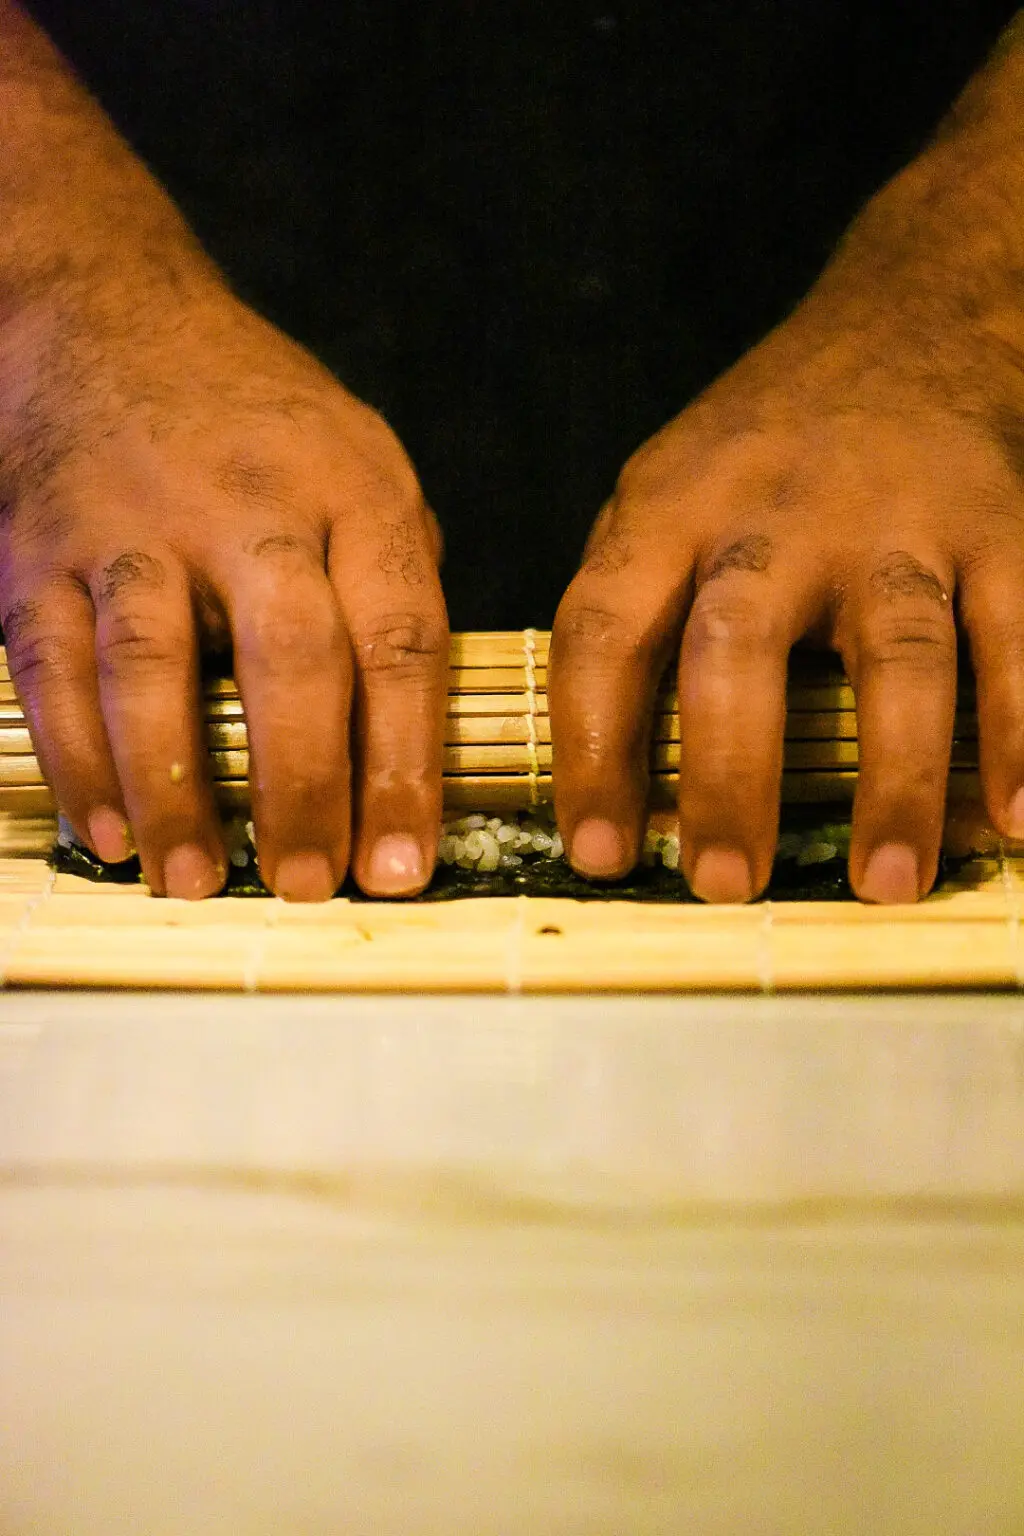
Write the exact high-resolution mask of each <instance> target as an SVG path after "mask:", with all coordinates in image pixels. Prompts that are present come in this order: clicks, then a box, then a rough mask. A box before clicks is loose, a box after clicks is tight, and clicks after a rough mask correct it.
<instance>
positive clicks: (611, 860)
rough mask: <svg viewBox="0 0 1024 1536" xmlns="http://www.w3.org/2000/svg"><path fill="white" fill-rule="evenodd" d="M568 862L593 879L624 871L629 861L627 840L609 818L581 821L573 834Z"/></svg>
mask: <svg viewBox="0 0 1024 1536" xmlns="http://www.w3.org/2000/svg"><path fill="white" fill-rule="evenodd" d="M570 862H571V864H572V867H573V869H575V870H577V871H578V873H579V874H581V875H590V876H591V877H592V878H593V879H595V880H608V879H611V878H613V877H614V876H615V875H621V874H624V873H625V866H626V864H627V863H628V862H629V851H628V849H627V847H626V840H625V838H624V837H623V835H622V833H621V832H620V831H619V829H618V827H616V826H613V824H612V823H611V822H610V821H599V820H597V819H596V818H593V817H592V818H590V819H588V820H587V821H581V822H580V824H579V826H578V827H577V828H576V831H575V832H574V833H573V839H572V849H571V856H570Z"/></svg>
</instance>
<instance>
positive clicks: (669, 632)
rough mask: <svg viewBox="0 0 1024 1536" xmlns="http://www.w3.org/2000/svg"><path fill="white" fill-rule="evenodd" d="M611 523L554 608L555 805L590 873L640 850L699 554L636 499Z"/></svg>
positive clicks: (614, 870) (615, 872)
mask: <svg viewBox="0 0 1024 1536" xmlns="http://www.w3.org/2000/svg"><path fill="white" fill-rule="evenodd" d="M601 523H603V530H602V528H601V525H600V523H599V528H598V530H597V531H596V535H595V537H594V538H593V539H592V541H591V543H590V545H589V546H588V551H587V556H586V558H585V563H584V565H583V566H582V568H581V570H580V571H579V573H578V574H577V576H576V577H575V578H574V580H573V581H572V583H571V585H570V586H569V588H568V590H567V592H566V594H565V596H564V597H563V599H562V602H561V604H560V605H559V609H558V613H557V615H556V617H555V624H554V630H553V634H552V646H551V660H550V664H549V672H548V707H549V710H550V713H551V738H552V744H553V753H554V762H555V774H554V780H555V812H556V815H557V818H558V825H559V827H560V829H561V832H562V837H563V839H564V842H565V846H566V848H567V850H568V856H569V860H570V862H571V863H572V866H573V868H574V869H576V870H577V871H578V872H579V873H580V874H582V875H586V876H589V877H590V878H593V879H614V878H616V877H619V876H621V875H624V874H625V873H626V872H627V871H628V870H629V869H631V868H632V866H633V865H634V864H635V863H636V859H637V856H638V852H639V848H640V841H641V838H642V835H643V819H644V807H645V804H646V800H647V788H648V779H649V774H648V761H649V742H650V730H651V714H652V710H653V706H654V697H655V692H656V689H657V685H658V681H659V679H660V676H661V673H662V671H663V669H664V666H665V663H666V661H667V659H668V656H669V654H670V653H671V650H672V648H673V645H674V643H675V638H676V635H677V633H678V628H679V623H680V618H681V614H682V611H683V607H684V604H685V601H686V595H687V589H688V584H689V578H690V571H691V567H692V551H691V550H690V549H689V548H687V547H686V546H685V545H684V544H683V541H682V540H681V538H680V535H679V533H678V531H671V530H670V529H669V528H668V527H666V523H665V520H663V519H662V518H660V517H657V516H655V515H654V514H653V513H650V512H648V511H646V510H642V509H641V507H640V506H639V505H638V504H633V505H631V504H630V503H629V501H628V500H627V499H626V498H623V499H622V500H620V501H619V502H617V503H613V504H612V506H611V507H610V508H609V509H606V511H605V512H604V513H603V514H602V519H601Z"/></svg>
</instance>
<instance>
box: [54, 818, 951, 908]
mask: <svg viewBox="0 0 1024 1536" xmlns="http://www.w3.org/2000/svg"><path fill="white" fill-rule="evenodd" d="M840 819H841V814H840V815H833V816H832V817H829V816H828V815H827V808H824V807H816V808H815V809H814V811H813V813H808V812H806V811H805V812H803V813H801V812H799V811H798V812H796V813H794V815H793V816H787V818H786V820H785V822H784V827H785V829H786V830H811V829H813V828H814V827H816V826H821V825H822V824H823V823H825V822H826V821H829V820H831V821H833V822H835V821H837V820H840ZM966 862H967V860H966V859H964V858H955V859H954V858H950V857H949V856H947V855H943V857H942V859H941V860H940V864H939V875H938V879H937V881H936V889H938V887H939V886H941V885H942V883H943V881H944V880H945V879H947V878H949V877H950V876H951V875H952V874H955V873H956V871H957V870H958V869H960V868H962V867H963V865H964V864H965V863H966ZM50 863H51V865H52V867H53V868H54V869H56V870H57V871H58V872H61V873H67V874H73V875H82V876H84V877H85V878H86V879H87V880H95V881H99V882H107V883H112V884H117V885H134V884H137V883H138V882H139V880H140V878H141V873H140V869H139V861H138V859H129V860H127V861H126V862H125V863H123V864H103V863H101V861H100V860H99V859H97V858H96V857H95V856H94V855H93V854H92V853H90V852H89V850H88V849H87V848H82V847H80V846H78V845H77V844H75V845H73V846H70V847H69V846H66V845H65V844H64V843H56V844H55V845H54V848H53V850H52V852H51V855H50ZM228 867H229V871H230V872H229V875H228V881H227V884H226V886H225V888H224V891H223V895H225V896H253V897H259V896H268V895H269V894H270V893H269V891H268V890H267V888H266V886H265V885H264V884H263V882H262V880H261V879H260V878H259V873H258V870H257V869H256V866H255V863H254V861H252V860H250V863H249V864H248V865H247V866H246V867H244V868H241V869H239V868H238V867H237V866H236V865H234V864H231V865H229V866H228ZM338 894H339V895H340V896H347V897H349V898H350V900H352V901H371V900H376V899H378V898H374V897H368V896H366V895H365V894H364V893H363V892H362V891H361V890H360V889H359V887H358V886H357V885H356V883H355V881H354V880H353V879H352V877H351V876H349V877H348V878H347V879H346V881H345V883H344V885H343V886H342V887H341V890H340V891H339V892H338ZM472 896H562V897H568V898H569V899H571V900H573V901H639V902H662V903H664V902H677V903H678V902H695V901H696V900H697V898H696V897H695V896H693V895H692V893H691V892H690V891H689V889H688V888H687V885H686V882H685V880H683V878H682V876H681V875H678V874H676V873H675V871H673V870H670V869H666V868H665V867H664V865H663V864H656V865H638V866H637V868H636V869H634V870H633V871H632V873H631V874H630V875H628V876H627V877H626V879H624V880H616V881H600V882H598V881H593V880H584V879H582V878H581V877H580V876H579V875H577V874H576V873H575V872H574V871H573V870H572V869H571V868H570V867H569V865H568V864H567V863H566V861H565V859H549V858H543V857H538V858H536V859H533V860H530V861H528V862H524V863H523V864H522V865H521V866H520V867H519V868H518V869H511V870H495V871H494V872H493V873H490V874H479V873H477V872H475V871H473V870H470V869H460V868H459V867H458V866H456V865H443V864H442V865H439V866H438V868H437V871H436V872H435V874H434V878H433V880H432V881H431V882H430V885H429V886H428V887H427V889H426V890H425V891H424V892H423V893H422V895H420V896H416V897H412V898H410V899H411V900H413V901H420V902H424V901H458V900H460V899H462V898H465V897H472ZM761 899H762V900H769V901H852V900H854V899H855V898H854V895H853V892H852V890H851V889H850V882H849V879H848V878H847V872H846V858H845V856H843V855H837V857H836V858H833V859H828V860H826V861H824V862H822V863H818V864H809V865H802V864H799V863H798V862H797V860H796V859H793V858H787V859H776V861H775V867H774V869H773V871H772V878H771V881H770V883H769V885H768V889H767V891H766V892H765V893H764V896H763V897H762V898H761Z"/></svg>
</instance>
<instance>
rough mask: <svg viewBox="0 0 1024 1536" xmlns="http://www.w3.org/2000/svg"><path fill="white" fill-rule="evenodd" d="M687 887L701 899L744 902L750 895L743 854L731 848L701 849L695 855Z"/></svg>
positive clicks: (747, 866) (747, 870) (745, 859)
mask: <svg viewBox="0 0 1024 1536" xmlns="http://www.w3.org/2000/svg"><path fill="white" fill-rule="evenodd" d="M689 886H690V890H691V891H692V892H693V894H694V895H695V896H699V897H700V899H701V901H713V902H744V901H749V900H750V898H751V897H752V896H753V894H754V882H753V880H751V878H750V865H749V863H748V862H747V858H746V855H745V854H742V853H740V852H739V851H738V850H737V849H735V848H705V849H704V851H703V852H702V853H699V854H698V855H697V862H696V864H695V865H694V866H693V874H692V875H691V876H690V879H689Z"/></svg>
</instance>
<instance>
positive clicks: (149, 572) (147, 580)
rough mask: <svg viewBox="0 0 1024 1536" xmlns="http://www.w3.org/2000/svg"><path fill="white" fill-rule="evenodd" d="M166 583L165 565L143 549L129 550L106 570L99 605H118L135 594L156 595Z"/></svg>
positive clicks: (99, 591) (103, 570) (101, 585)
mask: <svg viewBox="0 0 1024 1536" xmlns="http://www.w3.org/2000/svg"><path fill="white" fill-rule="evenodd" d="M166 580H167V572H166V569H165V567H164V564H163V562H162V561H161V560H159V559H158V558H157V557H156V556H155V555H151V554H149V553H148V552H147V551H146V550H142V549H126V550H123V551H122V552H121V554H119V555H118V556H117V557H116V558H115V559H113V560H111V561H110V562H109V564H108V565H105V566H104V567H103V569H102V571H101V572H100V574H99V581H98V584H97V585H98V591H97V596H98V597H99V601H100V603H104V604H105V603H118V602H122V601H125V600H126V599H128V596H129V594H130V593H132V592H133V591H134V592H136V593H140V592H143V591H147V592H150V593H153V592H157V591H159V590H160V589H161V588H162V587H163V586H164V585H165V583H166Z"/></svg>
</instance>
